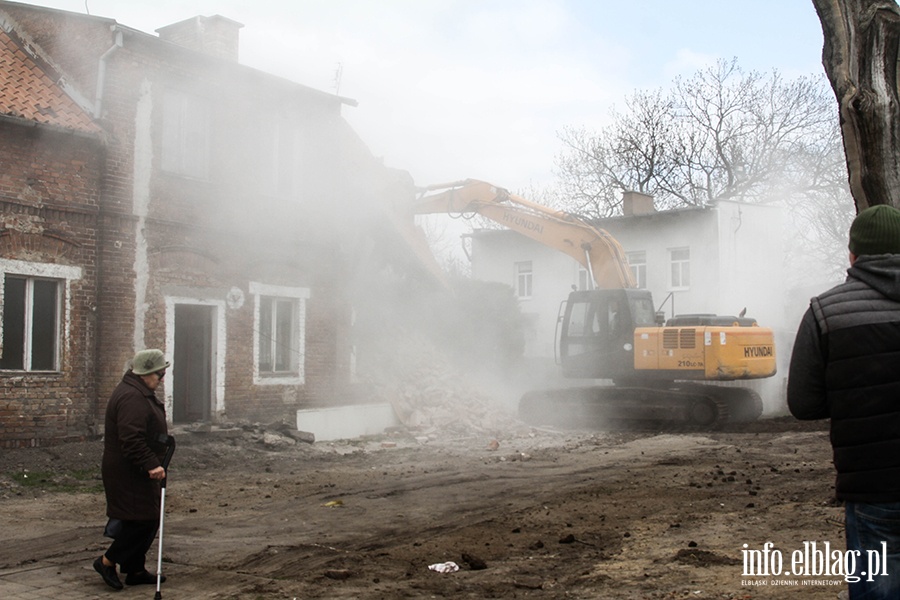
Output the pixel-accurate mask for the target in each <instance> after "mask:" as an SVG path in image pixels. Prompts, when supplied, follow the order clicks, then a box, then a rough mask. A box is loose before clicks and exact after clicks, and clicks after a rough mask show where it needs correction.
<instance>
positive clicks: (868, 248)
mask: <svg viewBox="0 0 900 600" xmlns="http://www.w3.org/2000/svg"><path fill="white" fill-rule="evenodd" d="M850 252H852V253H853V254H855V255H856V256H864V255H873V254H900V210H897V209H896V208H894V207H893V206H890V205H889V204H878V205H876V206H870V207H869V208H867V209H866V210H864V211H862V212H861V213H859V214H858V215H856V218H855V219H853V224H852V225H850Z"/></svg>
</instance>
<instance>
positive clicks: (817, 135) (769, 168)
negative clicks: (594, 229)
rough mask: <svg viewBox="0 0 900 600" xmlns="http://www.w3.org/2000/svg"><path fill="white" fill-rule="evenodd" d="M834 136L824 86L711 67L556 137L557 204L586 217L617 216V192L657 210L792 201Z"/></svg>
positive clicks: (807, 186)
mask: <svg viewBox="0 0 900 600" xmlns="http://www.w3.org/2000/svg"><path fill="white" fill-rule="evenodd" d="M835 127H836V120H835V109H834V104H833V101H831V100H830V93H829V91H828V89H827V85H826V84H825V81H824V79H823V78H821V77H800V78H797V79H794V80H791V81H785V80H784V79H783V78H782V77H781V75H780V74H779V73H778V72H777V71H773V72H772V73H770V74H767V75H763V74H760V73H757V72H750V73H745V72H744V71H742V70H741V69H740V67H739V66H738V65H737V62H736V61H735V60H732V61H719V62H717V63H716V64H715V65H713V66H712V67H709V68H707V69H705V70H701V71H699V72H697V73H696V74H695V75H694V76H693V77H691V78H689V79H676V80H675V82H674V86H673V88H672V89H671V90H670V91H669V92H667V93H665V92H663V91H661V90H657V91H653V92H635V93H634V94H632V95H631V96H629V97H628V98H627V99H626V102H625V111H623V112H616V111H614V112H613V113H612V123H611V124H610V125H609V126H607V127H606V128H604V129H602V130H601V131H600V132H598V133H596V134H594V133H591V132H589V131H587V130H586V129H584V128H568V129H565V130H563V132H562V133H561V134H560V138H561V140H562V143H563V145H564V151H563V152H562V154H560V156H559V157H558V159H557V167H558V169H557V174H558V175H559V181H560V188H561V196H563V197H565V198H566V199H567V200H568V203H569V205H568V207H567V209H568V210H570V211H573V212H579V213H581V214H584V215H586V216H588V217H605V216H609V215H612V214H616V213H618V212H619V211H620V210H621V208H620V202H621V200H620V198H621V192H622V191H623V190H636V191H640V192H643V193H645V194H649V195H652V196H654V197H655V199H656V204H657V207H658V208H676V207H684V206H704V205H706V204H709V203H710V202H714V201H716V200H720V199H741V200H746V201H750V202H754V201H755V202H770V201H775V200H778V199H784V198H785V195H788V196H789V197H791V198H794V197H796V196H797V195H798V194H801V195H802V194H806V193H808V192H812V191H814V188H815V186H816V185H819V184H821V178H820V177H818V178H817V173H818V171H819V170H820V169H821V168H822V165H821V164H820V163H819V162H817V157H818V158H821V157H822V156H823V155H832V154H833V148H831V147H830V146H828V145H827V144H828V143H829V142H832V143H834V142H836V141H837V137H835V135H834V131H835ZM837 147H838V148H839V144H838V146H837ZM832 166H833V165H832Z"/></svg>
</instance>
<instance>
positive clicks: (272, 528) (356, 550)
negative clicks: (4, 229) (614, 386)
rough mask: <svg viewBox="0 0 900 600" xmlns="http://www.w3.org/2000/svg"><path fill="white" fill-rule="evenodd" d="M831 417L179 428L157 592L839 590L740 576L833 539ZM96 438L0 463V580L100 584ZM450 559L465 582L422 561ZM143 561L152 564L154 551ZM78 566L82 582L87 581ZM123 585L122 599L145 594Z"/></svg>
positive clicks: (77, 592)
mask: <svg viewBox="0 0 900 600" xmlns="http://www.w3.org/2000/svg"><path fill="white" fill-rule="evenodd" d="M826 428H827V423H826V422H818V423H813V424H809V423H806V424H803V423H798V422H796V421H794V420H793V419H791V418H789V417H784V418H778V419H767V420H762V421H759V422H756V423H753V424H750V425H747V426H744V427H741V428H737V427H734V428H731V429H729V430H727V431H718V432H712V433H709V432H679V431H664V430H663V431H660V430H654V429H646V428H645V429H642V430H636V431H635V430H627V431H623V430H611V431H602V430H599V429H594V430H559V429H548V428H541V429H538V428H532V427H529V426H527V425H524V424H523V425H521V426H519V427H507V428H506V429H505V430H504V431H496V432H493V433H492V434H485V433H484V432H478V433H472V434H470V435H466V434H461V433H459V432H454V433H452V434H450V433H443V434H442V433H441V432H440V431H439V430H430V431H422V430H398V431H394V432H391V433H386V434H385V435H383V436H378V437H372V438H366V439H360V440H354V441H341V442H317V443H315V444H307V443H303V442H295V441H294V440H293V439H291V438H290V436H287V435H283V433H284V432H276V431H273V430H272V428H268V430H267V429H266V428H260V427H258V426H253V425H247V424H245V425H244V426H242V427H234V428H223V429H216V430H214V431H211V432H207V433H199V432H198V433H191V432H188V431H186V430H178V431H176V434H177V440H178V448H177V451H176V453H175V458H174V459H173V462H172V466H171V471H170V479H169V485H168V488H167V495H166V506H167V510H166V518H165V528H164V540H165V541H164V553H163V554H164V563H163V570H164V572H165V573H167V574H168V577H169V581H168V582H167V583H165V584H164V585H163V595H164V597H165V598H166V600H172V599H177V598H180V599H188V598H190V599H192V600H193V599H202V598H250V599H256V598H260V599H262V598H334V599H351V598H384V599H393V598H473V599H474V598H548V599H551V598H552V599H555V598H784V597H787V593H788V590H787V589H786V587H785V586H788V585H789V586H791V589H790V593H791V595H792V597H803V598H837V597H838V594H839V592H840V591H841V590H842V589H843V585H833V583H834V584H839V583H840V577H838V578H823V577H812V576H799V577H796V576H780V577H749V576H746V575H745V574H743V570H744V565H743V555H742V550H744V546H743V545H744V544H747V548H748V549H751V550H761V549H762V548H763V544H765V543H766V542H773V543H774V548H775V549H777V550H779V551H781V552H782V553H783V555H784V558H785V560H784V564H785V568H790V560H789V556H790V554H791V552H793V551H794V550H798V549H802V548H803V542H811V541H815V542H817V543H818V544H819V545H820V547H821V546H822V544H824V542H826V541H827V542H830V543H831V545H832V547H837V548H841V549H842V548H843V542H842V537H843V530H842V528H841V527H840V524H839V522H837V520H838V518H839V516H840V514H841V509H840V508H839V507H838V506H836V505H835V504H834V502H833V501H832V493H833V488H832V480H833V473H832V466H831V460H830V447H829V444H828V439H827V429H826ZM101 451H102V447H101V443H100V442H99V441H96V442H86V443H72V444H66V445H62V446H55V447H50V448H38V449H23V450H5V451H2V454H0V457H2V458H0V470H2V475H0V514H2V522H3V527H2V530H0V596H4V594H3V585H4V579H3V574H4V573H11V572H16V571H22V570H23V569H25V568H26V567H27V566H28V565H29V564H41V563H43V562H46V561H51V562H54V564H58V565H61V566H60V567H59V570H58V573H62V572H63V571H64V570H65V569H66V568H69V569H72V568H77V569H79V571H77V572H76V578H75V579H74V583H72V584H71V585H69V586H68V588H67V593H66V597H68V598H103V597H108V596H109V594H110V593H114V592H111V591H109V590H108V589H107V588H105V586H104V585H103V583H102V582H101V581H100V578H99V576H97V575H96V574H95V573H94V572H93V571H92V570H91V569H90V563H91V561H92V560H93V559H94V558H95V557H96V556H98V555H99V554H100V553H101V552H102V551H103V549H104V548H105V547H106V542H107V541H108V540H105V538H103V537H102V535H101V534H102V529H103V525H104V523H105V517H104V516H103V514H104V499H103V494H102V486H101V484H100V481H99V461H100V455H101ZM448 562H453V563H455V564H456V565H457V566H458V567H459V571H457V572H451V573H440V572H437V571H435V570H431V569H430V568H429V566H430V565H436V564H441V563H448ZM148 563H152V564H151V565H150V566H151V570H152V571H155V566H156V546H155V545H154V548H153V549H151V553H150V558H149V560H148ZM81 573H83V577H81V576H80V574H81ZM153 592H154V589H148V588H147V586H145V587H143V588H126V590H125V591H124V592H121V593H119V594H120V595H119V596H118V597H125V596H128V597H135V598H136V597H141V598H143V597H147V598H149V597H151V595H152V594H153Z"/></svg>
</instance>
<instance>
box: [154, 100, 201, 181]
mask: <svg viewBox="0 0 900 600" xmlns="http://www.w3.org/2000/svg"><path fill="white" fill-rule="evenodd" d="M209 146H210V145H209V106H208V103H206V102H205V101H203V100H202V99H200V98H197V97H194V96H189V95H187V94H182V93H178V92H167V93H166V94H165V97H164V99H163V127H162V159H161V160H162V163H161V164H162V169H163V171H166V172H168V173H173V174H175V175H183V176H186V177H193V178H196V179H203V180H206V179H208V178H209Z"/></svg>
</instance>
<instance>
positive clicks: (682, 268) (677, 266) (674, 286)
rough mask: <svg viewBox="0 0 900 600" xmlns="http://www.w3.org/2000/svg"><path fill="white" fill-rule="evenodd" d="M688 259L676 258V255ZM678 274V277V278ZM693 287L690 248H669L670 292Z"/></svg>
mask: <svg viewBox="0 0 900 600" xmlns="http://www.w3.org/2000/svg"><path fill="white" fill-rule="evenodd" d="M680 253H686V254H687V256H686V257H678V258H676V256H675V255H676V254H680ZM676 273H677V277H676ZM690 287H691V249H690V247H688V246H684V247H681V248H669V290H670V291H673V290H687V289H689V288H690Z"/></svg>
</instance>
